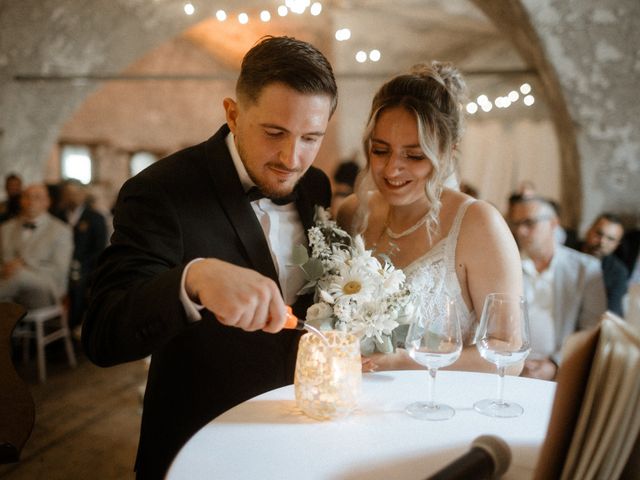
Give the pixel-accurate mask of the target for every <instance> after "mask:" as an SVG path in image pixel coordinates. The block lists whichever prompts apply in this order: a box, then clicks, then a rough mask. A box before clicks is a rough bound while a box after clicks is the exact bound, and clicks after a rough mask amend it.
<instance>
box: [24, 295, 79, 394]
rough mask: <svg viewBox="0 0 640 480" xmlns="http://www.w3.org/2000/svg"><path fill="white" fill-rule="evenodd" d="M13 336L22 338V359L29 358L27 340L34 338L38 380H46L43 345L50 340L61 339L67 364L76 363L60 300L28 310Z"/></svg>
mask: <svg viewBox="0 0 640 480" xmlns="http://www.w3.org/2000/svg"><path fill="white" fill-rule="evenodd" d="M14 337H17V338H22V339H23V340H22V342H23V343H22V352H23V360H24V361H25V362H27V361H28V360H29V340H30V339H32V338H35V340H36V349H37V355H38V377H39V378H40V382H43V383H44V382H45V381H46V380H47V365H46V357H45V350H44V349H45V347H46V346H47V345H48V344H50V343H51V342H55V341H56V340H60V339H63V340H64V345H65V349H66V351H67V359H68V360H69V365H70V366H71V367H75V366H76V365H77V362H76V356H75V353H74V352H73V344H72V343H71V332H70V331H69V323H68V319H67V309H66V308H65V306H64V304H63V303H62V302H59V303H57V304H55V305H50V306H47V307H42V308H36V309H32V310H29V313H27V316H26V317H24V318H23V319H22V321H21V322H20V324H19V326H18V327H16V330H15V331H14Z"/></svg>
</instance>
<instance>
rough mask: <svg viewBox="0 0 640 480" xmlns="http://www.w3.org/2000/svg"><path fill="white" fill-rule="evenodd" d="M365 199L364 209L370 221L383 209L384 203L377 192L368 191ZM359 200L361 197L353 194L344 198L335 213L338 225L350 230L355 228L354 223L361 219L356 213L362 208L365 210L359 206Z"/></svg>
mask: <svg viewBox="0 0 640 480" xmlns="http://www.w3.org/2000/svg"><path fill="white" fill-rule="evenodd" d="M366 201H367V208H366V210H367V213H368V215H369V219H370V221H371V219H372V218H377V217H378V216H379V214H380V212H381V211H382V210H383V209H384V203H383V200H382V197H381V196H380V194H379V193H378V192H369V193H368V195H367V197H366ZM361 202H362V200H361V198H360V197H358V196H356V195H355V194H352V195H349V196H348V197H347V198H345V200H344V201H343V202H342V204H341V205H340V209H339V210H338V213H337V215H336V220H337V222H338V225H340V226H342V228H344V229H346V230H347V231H350V232H352V231H355V230H357V229H358V228H357V227H358V226H357V225H356V223H357V222H358V221H360V220H361V219H360V218H358V215H359V214H360V213H361V212H362V210H365V209H361V208H360V207H361Z"/></svg>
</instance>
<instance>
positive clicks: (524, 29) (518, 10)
mask: <svg viewBox="0 0 640 480" xmlns="http://www.w3.org/2000/svg"><path fill="white" fill-rule="evenodd" d="M472 1H473V3H475V4H476V5H477V6H478V8H480V9H481V10H482V11H483V12H484V13H485V14H486V15H487V16H488V17H489V18H490V19H491V20H492V21H493V22H494V24H495V25H496V26H497V27H498V29H499V30H500V31H502V32H504V34H505V35H506V36H507V37H508V38H509V39H510V40H511V42H512V43H513V45H514V46H515V48H516V49H517V50H518V52H519V53H520V54H521V55H522V57H523V58H524V59H525V61H526V62H527V63H528V64H529V65H530V66H531V67H533V68H534V69H535V70H536V72H537V74H538V78H539V81H540V83H541V84H542V85H543V87H544V94H545V96H546V100H547V103H548V105H549V110H550V113H551V119H552V121H553V125H554V127H555V131H556V134H557V137H558V144H559V146H560V161H561V164H560V169H561V172H562V180H561V184H562V190H561V195H562V198H561V199H560V200H561V204H562V205H563V207H562V216H563V223H564V224H565V225H568V226H571V227H572V228H575V227H577V224H578V221H579V219H580V216H581V208H582V204H581V196H580V192H581V190H582V187H581V176H580V157H579V153H578V147H577V141H576V135H575V129H574V125H573V120H572V119H571V115H570V114H569V109H568V107H567V103H566V101H565V98H564V95H563V92H562V86H561V85H560V81H559V79H558V76H557V75H556V71H555V69H554V68H553V66H552V65H551V63H550V62H549V60H548V59H547V57H546V55H545V51H544V48H543V45H542V43H541V41H540V38H539V36H538V34H537V32H536V30H535V29H534V27H533V25H532V24H531V21H530V18H529V13H528V12H527V10H526V9H525V7H524V6H523V5H522V2H521V1H520V0H503V1H500V2H494V1H492V0H472Z"/></svg>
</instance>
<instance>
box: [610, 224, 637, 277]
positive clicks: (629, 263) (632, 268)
mask: <svg viewBox="0 0 640 480" xmlns="http://www.w3.org/2000/svg"><path fill="white" fill-rule="evenodd" d="M614 253H615V255H616V256H617V257H618V258H619V259H620V260H622V262H623V263H624V264H625V266H626V267H627V270H628V271H629V274H630V276H631V278H630V279H629V282H630V283H640V230H638V228H634V229H631V230H627V231H626V232H625V234H624V236H623V237H622V241H621V242H620V245H619V246H618V248H617V249H616V251H615V252H614ZM632 278H636V280H635V282H632V281H631V279H632Z"/></svg>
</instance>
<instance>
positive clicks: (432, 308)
mask: <svg viewBox="0 0 640 480" xmlns="http://www.w3.org/2000/svg"><path fill="white" fill-rule="evenodd" d="M473 202H474V201H473V200H469V201H467V202H465V203H463V204H462V205H460V208H459V209H458V212H457V213H456V218H455V219H454V221H453V224H452V225H451V229H450V230H449V234H448V235H447V236H446V237H445V238H443V239H441V240H440V241H439V242H438V243H436V244H435V245H434V246H433V248H431V250H429V251H428V252H427V253H425V254H424V255H423V256H421V257H420V258H418V259H416V260H414V261H413V262H411V263H410V264H409V265H408V266H407V267H405V268H403V271H404V273H405V275H406V277H407V283H408V285H409V286H410V288H411V291H412V292H414V294H415V295H416V296H417V297H418V298H421V299H422V301H421V302H420V303H419V305H418V307H417V308H418V311H417V312H416V315H418V316H420V317H422V318H427V317H432V318H433V316H434V315H436V316H440V315H439V314H441V313H442V312H443V311H444V309H445V305H446V299H447V297H449V298H451V299H453V300H455V302H456V306H457V307H458V316H459V320H460V330H461V332H462V341H463V342H464V344H465V345H469V344H471V343H472V342H473V336H474V334H475V323H476V318H475V314H474V312H470V311H469V309H468V307H467V305H466V304H465V302H464V299H463V298H462V290H461V288H460V282H459V281H458V276H457V274H456V268H455V266H456V259H455V253H456V245H457V243H458V234H459V233H460V225H461V224H462V218H463V217H464V214H465V212H466V211H467V207H468V206H469V205H471V204H472V203H473Z"/></svg>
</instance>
